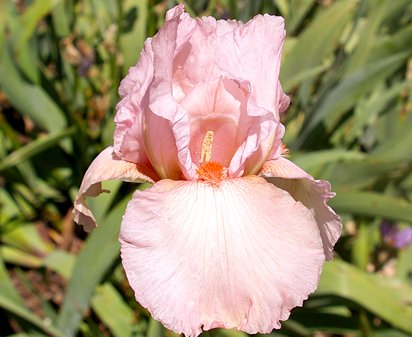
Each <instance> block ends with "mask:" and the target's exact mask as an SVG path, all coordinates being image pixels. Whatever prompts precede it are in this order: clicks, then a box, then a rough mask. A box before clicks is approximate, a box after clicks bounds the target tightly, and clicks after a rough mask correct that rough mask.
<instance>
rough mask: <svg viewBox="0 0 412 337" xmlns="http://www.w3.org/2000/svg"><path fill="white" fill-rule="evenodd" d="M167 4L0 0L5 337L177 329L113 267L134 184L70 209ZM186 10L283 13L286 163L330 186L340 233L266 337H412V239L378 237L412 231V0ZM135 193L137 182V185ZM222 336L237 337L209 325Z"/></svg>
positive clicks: (123, 336) (296, 1)
mask: <svg viewBox="0 0 412 337" xmlns="http://www.w3.org/2000/svg"><path fill="white" fill-rule="evenodd" d="M173 5H175V1H158V0H156V1H155V0H124V1H120V0H118V1H114V0H100V1H97V0H26V1H24V0H14V1H12V0H5V1H4V0H3V1H0V187H1V190H0V335H1V336H16V337H17V336H19V337H24V336H56V337H71V336H85V337H89V336H90V337H92V336H93V337H94V336H115V337H129V336H148V337H161V336H173V335H174V333H172V332H170V331H166V330H165V329H164V328H163V327H162V326H161V325H160V324H159V323H157V322H156V321H154V320H152V319H150V316H149V314H148V312H147V311H146V310H144V309H143V308H142V307H140V306H139V305H138V304H136V302H135V301H134V299H133V292H132V291H131V289H130V288H129V286H128V284H127V281H126V279H125V275H124V273H123V270H122V268H121V265H120V261H119V244H118V241H117V236H118V231H119V227H118V226H119V224H120V219H121V216H122V214H123V211H124V208H125V205H126V203H127V200H128V199H129V198H128V197H126V198H124V197H125V196H128V194H129V193H130V191H131V190H132V188H135V186H134V187H130V186H129V185H125V184H123V185H121V184H120V183H118V182H110V183H107V185H108V186H109V187H110V188H111V189H112V191H113V192H112V193H111V194H106V195H104V196H102V197H100V198H99V199H98V200H90V204H91V207H92V209H93V210H94V213H95V214H96V217H97V220H98V223H99V224H100V226H99V228H98V229H97V230H96V231H94V232H93V233H92V234H91V235H89V236H88V237H86V235H85V233H84V232H83V231H82V230H81V228H79V227H77V226H75V225H74V224H73V219H72V215H71V208H72V203H73V197H74V196H75V194H76V192H77V189H78V187H79V185H80V181H81V178H82V177H83V174H84V172H85V170H86V168H87V166H88V165H89V164H90V162H91V161H92V159H93V158H94V157H95V156H96V155H97V153H98V152H99V151H100V150H102V149H103V148H104V147H106V146H107V145H109V144H111V143H112V134H113V130H114V122H113V116H114V106H115V104H116V102H117V100H118V96H117V87H118V85H119V81H120V80H121V78H123V77H124V76H125V74H126V72H127V69H128V68H129V67H130V66H131V65H133V64H135V63H136V62H137V59H138V56H139V51H140V49H141V47H142V46H143V42H144V40H145V38H146V37H147V36H151V35H153V34H155V33H156V31H157V29H158V28H159V27H160V26H161V24H162V22H163V18H164V14H165V11H166V10H167V9H168V8H170V7H172V6H173ZM186 9H187V10H188V12H189V13H190V14H191V15H214V16H216V17H217V18H237V19H240V20H243V21H245V20H248V19H250V18H251V17H253V16H254V15H255V14H257V13H271V14H277V15H282V16H283V17H284V18H285V20H286V26H287V33H288V37H287V40H286V43H285V48H284V54H283V63H282V71H281V81H282V85H283V88H284V90H285V91H286V92H287V93H288V94H290V95H291V97H292V104H291V107H290V108H289V110H288V111H287V113H286V114H285V115H284V123H285V124H286V126H287V128H286V129H287V134H286V136H285V142H286V144H287V145H288V146H289V147H290V148H291V150H292V160H293V161H294V162H295V163H297V164H298V165H300V166H301V167H303V168H304V169H306V170H307V171H308V172H310V173H311V174H313V175H314V176H316V177H317V178H322V179H327V180H330V181H331V183H332V186H333V188H334V190H335V191H336V192H337V196H336V198H335V199H333V200H332V202H331V205H332V206H333V207H334V208H335V209H336V210H337V212H338V213H339V214H340V215H341V216H342V218H343V222H344V232H343V236H342V238H341V240H340V241H339V243H338V245H337V247H336V257H335V260H334V261H333V262H329V263H327V264H326V265H325V268H324V271H323V273H322V277H321V282H320V286H319V288H318V290H317V291H316V293H314V294H313V295H312V296H311V297H310V298H309V300H307V301H306V302H305V305H304V307H303V308H297V309H295V310H294V311H293V313H292V315H291V318H290V319H289V320H288V321H286V322H284V323H283V325H282V326H283V328H282V329H281V330H280V331H275V332H273V333H272V335H273V336H274V337H275V336H276V337H280V336H290V337H306V336H315V337H322V336H323V337H326V336H365V337H373V336H379V337H406V336H412V246H407V247H404V248H401V249H398V248H396V247H394V246H393V244H391V242H390V241H388V240H385V237H382V236H381V234H380V225H381V224H382V222H383V221H386V223H390V224H397V225H398V226H400V227H401V228H402V227H408V226H411V224H412V203H411V202H412V170H411V169H412V113H411V110H412V90H411V89H412V3H411V1H410V0H394V1H387V0H368V1H366V0H363V1H362V0H340V1H338V0H336V1H334V0H319V1H315V0H304V1H300V0H290V1H289V0H272V1H269V0H267V1H264V0H257V1H252V0H251V1H246V0H243V1H242V0H239V1H236V0H214V1H205V0H200V1H195V0H193V1H187V2H186ZM139 188H145V186H143V185H142V186H139ZM210 334H213V335H216V336H222V337H225V336H227V337H243V336H244V335H245V334H244V333H241V332H235V331H224V330H215V331H212V332H210Z"/></svg>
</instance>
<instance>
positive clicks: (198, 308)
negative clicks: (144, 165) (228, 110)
mask: <svg viewBox="0 0 412 337" xmlns="http://www.w3.org/2000/svg"><path fill="white" fill-rule="evenodd" d="M120 241H121V256H122V260H123V266H124V268H125V270H126V274H127V277H128V280H129V283H130V284H131V286H132V288H133V289H134V291H135V295H136V299H137V300H138V301H139V302H140V303H141V304H142V305H143V306H144V307H146V308H147V309H148V310H149V311H150V312H151V313H152V315H153V317H154V318H156V319H158V320H160V321H161V322H162V323H163V324H164V325H165V326H166V327H167V328H169V329H172V330H174V331H176V332H178V333H184V334H185V335H186V336H188V337H189V336H197V335H199V334H200V333H201V332H202V330H210V329H213V328H216V327H224V328H235V329H238V330H243V331H246V332H248V333H257V332H261V333H268V332H270V331H271V330H272V329H273V328H280V323H279V321H280V320H285V319H287V318H288V316H289V314H290V310H291V309H292V308H293V307H295V306H301V305H302V302H303V301H304V300H305V299H306V298H307V297H308V295H309V294H310V293H312V292H313V291H314V290H315V288H316V286H317V283H318V278H319V274H320V271H321V267H322V264H323V262H324V259H325V256H324V253H323V248H322V241H321V238H320V234H319V229H318V227H317V225H316V222H315V220H314V218H313V215H312V213H311V212H310V211H309V210H308V209H307V208H306V207H304V206H303V205H302V204H301V203H300V202H296V201H295V200H294V199H293V198H292V197H291V196H290V195H289V194H288V193H287V192H285V191H283V190H281V189H279V188H277V187H275V186H273V185H272V184H269V183H267V182H266V181H265V180H264V179H262V178H259V177H256V176H251V177H244V178H238V179H230V180H223V181H222V182H221V184H220V185H219V186H215V185H210V184H208V183H203V182H195V181H189V182H188V181H171V180H161V181H159V182H157V183H156V184H155V185H153V186H152V187H151V188H149V189H147V190H145V191H144V192H141V191H137V192H136V193H135V194H134V196H133V199H132V201H130V202H129V204H128V207H127V209H126V213H125V216H124V218H123V222H122V226H121V233H120Z"/></svg>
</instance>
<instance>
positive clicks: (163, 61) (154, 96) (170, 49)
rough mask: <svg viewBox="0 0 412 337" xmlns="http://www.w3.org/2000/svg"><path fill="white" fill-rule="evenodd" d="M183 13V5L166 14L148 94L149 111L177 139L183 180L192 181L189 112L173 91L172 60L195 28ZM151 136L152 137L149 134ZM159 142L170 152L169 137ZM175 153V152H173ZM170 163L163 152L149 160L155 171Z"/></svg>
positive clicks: (157, 38) (156, 41) (155, 42)
mask: <svg viewBox="0 0 412 337" xmlns="http://www.w3.org/2000/svg"><path fill="white" fill-rule="evenodd" d="M183 10H184V7H183V5H179V6H177V7H175V8H173V9H171V10H170V11H169V12H168V13H167V16H166V17H167V20H166V22H165V24H164V26H163V27H162V29H161V30H160V31H159V32H158V33H157V34H156V35H155V36H154V37H153V39H152V48H153V54H154V58H153V65H154V77H153V83H152V85H151V88H150V92H149V109H150V111H151V112H152V113H153V114H155V115H157V116H158V117H161V118H163V119H165V120H166V121H167V122H168V125H169V127H170V128H171V131H172V133H173V136H174V138H175V141H174V143H175V147H176V148H177V158H176V162H177V163H178V164H179V166H180V168H181V170H182V173H183V174H184V176H185V177H186V178H188V179H190V178H192V179H193V177H195V176H196V166H195V165H194V164H193V162H192V159H191V155H190V151H189V142H190V127H189V118H188V115H187V112H186V111H185V110H184V109H183V108H182V107H181V106H179V104H178V102H177V101H176V99H175V97H174V96H173V89H174V88H175V87H176V84H174V80H173V73H174V62H173V60H174V58H175V57H176V56H177V55H178V54H179V52H180V51H181V50H182V49H184V47H185V46H186V45H187V43H188V41H189V39H190V37H191V35H192V34H193V31H194V29H195V26H196V23H195V21H194V20H193V19H191V18H190V17H189V15H188V14H187V13H184V11H183ZM147 127H148V128H151V127H152V125H151V124H148V125H147ZM148 132H149V133H150V130H148ZM151 141H153V137H148V139H147V144H149V142H151ZM156 141H157V142H163V141H165V142H166V143H165V144H160V145H159V147H161V148H164V149H167V147H168V146H169V144H170V142H169V137H167V138H165V140H164V139H163V137H161V138H157V139H156ZM172 151H174V150H173V149H172ZM157 156H159V157H157ZM169 159H170V158H168V159H166V160H165V158H164V152H161V153H156V152H154V151H153V152H152V155H151V157H150V161H151V162H152V165H153V166H154V167H160V166H161V164H160V162H170V160H169ZM173 164H174V163H173ZM171 166H172V165H171Z"/></svg>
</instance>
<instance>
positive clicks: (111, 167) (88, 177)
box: [73, 146, 156, 232]
mask: <svg viewBox="0 0 412 337" xmlns="http://www.w3.org/2000/svg"><path fill="white" fill-rule="evenodd" d="M113 179H119V180H123V181H132V182H149V183H154V179H156V178H155V173H154V172H153V171H152V170H151V169H150V168H147V167H142V166H139V165H136V164H135V163H130V162H126V161H124V160H121V159H118V158H117V157H116V155H115V154H114V152H113V147H112V146H110V147H108V148H106V149H105V150H103V151H102V152H101V153H100V154H99V155H98V156H97V157H96V159H95V160H94V161H93V162H92V164H91V165H90V166H89V168H88V169H87V171H86V173H85V175H84V178H83V181H82V184H81V186H80V189H79V193H78V194H77V197H76V200H75V201H74V209H73V214H74V221H75V222H77V223H78V224H80V225H83V226H84V229H85V230H86V231H87V232H90V231H91V230H92V229H93V228H94V227H96V220H95V218H94V216H93V214H92V212H91V211H90V209H89V208H88V207H87V203H86V197H96V196H98V195H99V194H100V193H102V192H105V191H104V190H103V189H102V184H101V182H102V181H105V180H113Z"/></svg>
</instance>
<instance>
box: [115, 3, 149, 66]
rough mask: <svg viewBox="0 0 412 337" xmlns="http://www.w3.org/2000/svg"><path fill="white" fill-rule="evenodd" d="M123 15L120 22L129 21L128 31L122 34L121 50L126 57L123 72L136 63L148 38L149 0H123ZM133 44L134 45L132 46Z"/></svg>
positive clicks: (122, 23)
mask: <svg viewBox="0 0 412 337" xmlns="http://www.w3.org/2000/svg"><path fill="white" fill-rule="evenodd" d="M122 6H123V17H121V18H120V24H121V25H125V23H128V24H129V25H130V27H123V29H124V28H128V31H126V32H124V33H123V34H121V36H120V50H121V52H122V54H123V57H124V62H123V74H126V73H127V70H128V69H129V68H130V67H131V66H133V65H135V64H136V63H137V61H138V59H139V55H140V50H141V49H142V48H143V45H144V41H145V39H146V26H147V20H148V18H149V12H148V10H149V9H148V6H149V5H148V0H126V1H123V2H122ZM131 46H133V47H131Z"/></svg>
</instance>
